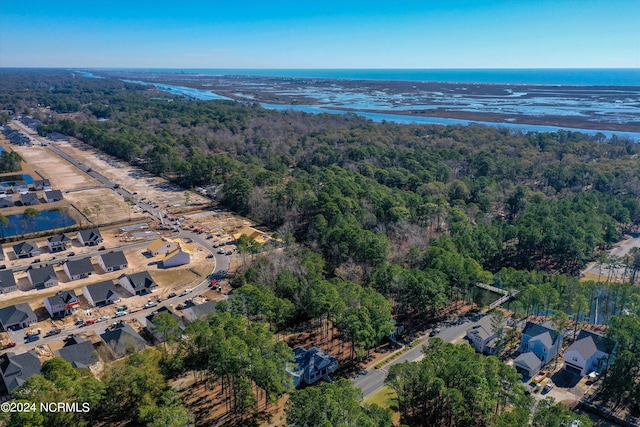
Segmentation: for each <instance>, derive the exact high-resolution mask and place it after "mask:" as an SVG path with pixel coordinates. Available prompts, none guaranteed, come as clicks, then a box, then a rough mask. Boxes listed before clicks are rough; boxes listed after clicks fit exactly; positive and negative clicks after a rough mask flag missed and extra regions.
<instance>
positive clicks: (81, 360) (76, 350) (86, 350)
mask: <svg viewBox="0 0 640 427" xmlns="http://www.w3.org/2000/svg"><path fill="white" fill-rule="evenodd" d="M58 354H59V355H60V357H62V358H63V359H64V360H66V361H67V362H69V363H71V366H73V367H74V368H80V369H83V368H84V369H86V368H88V367H89V366H91V365H93V364H95V363H97V362H99V361H100V358H99V357H98V353H96V351H95V349H94V348H93V344H91V341H86V340H84V339H82V338H80V337H79V336H77V335H76V336H74V337H73V338H69V339H68V340H67V341H66V342H65V345H64V347H62V348H61V349H60V350H58Z"/></svg>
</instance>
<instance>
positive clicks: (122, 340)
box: [100, 322, 147, 359]
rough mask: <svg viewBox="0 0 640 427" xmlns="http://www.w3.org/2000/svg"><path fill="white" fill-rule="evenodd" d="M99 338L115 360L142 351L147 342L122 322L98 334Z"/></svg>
mask: <svg viewBox="0 0 640 427" xmlns="http://www.w3.org/2000/svg"><path fill="white" fill-rule="evenodd" d="M100 338H102V341H104V342H105V344H106V345H107V347H109V348H110V349H111V351H112V352H113V354H114V356H115V357H116V359H119V358H121V357H125V356H127V355H129V354H131V353H135V352H136V351H142V350H144V349H145V347H146V346H147V342H146V341H145V340H144V339H143V338H142V337H141V336H140V335H138V333H137V332H136V331H134V330H133V328H132V327H131V326H129V325H127V324H126V323H124V322H122V323H116V324H115V325H114V326H112V327H111V328H109V329H107V330H106V331H105V332H104V333H102V334H100Z"/></svg>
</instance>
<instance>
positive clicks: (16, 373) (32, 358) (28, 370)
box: [0, 350, 42, 392]
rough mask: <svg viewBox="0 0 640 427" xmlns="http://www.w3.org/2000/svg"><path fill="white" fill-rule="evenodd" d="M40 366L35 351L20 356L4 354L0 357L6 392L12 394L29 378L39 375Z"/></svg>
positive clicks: (0, 367)
mask: <svg viewBox="0 0 640 427" xmlns="http://www.w3.org/2000/svg"><path fill="white" fill-rule="evenodd" d="M41 367H42V365H40V359H38V355H37V354H36V352H35V351H33V350H32V351H29V352H27V353H22V354H14V353H5V354H2V355H0V369H1V370H2V373H3V376H4V377H5V385H6V386H7V391H9V392H12V391H13V390H15V389H16V388H18V387H20V386H21V385H22V384H24V382H25V381H26V380H28V379H29V378H30V377H32V376H34V375H37V374H39V373H40V369H41Z"/></svg>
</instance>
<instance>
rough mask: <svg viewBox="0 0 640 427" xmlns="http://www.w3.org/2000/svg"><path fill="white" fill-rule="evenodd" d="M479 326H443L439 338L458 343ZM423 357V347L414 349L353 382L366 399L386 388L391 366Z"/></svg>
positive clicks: (465, 324)
mask: <svg viewBox="0 0 640 427" xmlns="http://www.w3.org/2000/svg"><path fill="white" fill-rule="evenodd" d="M477 324H479V321H478V322H466V323H462V324H460V325H455V326H441V328H440V329H441V331H440V333H439V334H438V335H437V336H438V337H439V338H442V339H443V340H444V341H447V342H454V341H458V340H460V339H461V338H462V337H464V336H465V334H466V332H467V329H468V328H470V327H472V326H474V325H477ZM425 337H426V336H423V337H422V338H425ZM427 342H428V337H427V341H426V342H425V344H426V343H427ZM422 356H423V353H422V346H417V347H414V348H412V349H411V350H409V351H407V352H406V353H404V354H403V355H402V356H399V357H398V358H397V359H394V360H393V361H391V362H390V363H388V364H387V365H385V366H384V367H383V368H381V369H375V368H371V369H369V370H367V374H366V375H362V376H359V377H358V378H356V379H355V380H354V381H353V383H354V385H355V386H356V387H358V388H359V389H361V390H362V394H363V395H364V397H365V399H366V398H367V397H369V396H371V395H372V394H374V393H376V392H377V391H378V390H380V389H381V388H382V387H383V386H384V380H385V378H386V377H387V374H388V373H389V367H390V366H391V365H395V364H398V363H403V362H414V361H416V360H420V359H421V358H422Z"/></svg>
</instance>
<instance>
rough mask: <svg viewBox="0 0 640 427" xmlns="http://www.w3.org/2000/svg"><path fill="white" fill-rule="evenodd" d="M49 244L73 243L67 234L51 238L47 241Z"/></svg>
mask: <svg viewBox="0 0 640 427" xmlns="http://www.w3.org/2000/svg"><path fill="white" fill-rule="evenodd" d="M47 241H48V242H50V243H59V242H60V243H65V242H70V241H71V237H69V235H67V234H66V233H62V234H56V235H55V236H51V237H49V238H48V239H47Z"/></svg>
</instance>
